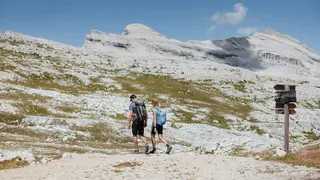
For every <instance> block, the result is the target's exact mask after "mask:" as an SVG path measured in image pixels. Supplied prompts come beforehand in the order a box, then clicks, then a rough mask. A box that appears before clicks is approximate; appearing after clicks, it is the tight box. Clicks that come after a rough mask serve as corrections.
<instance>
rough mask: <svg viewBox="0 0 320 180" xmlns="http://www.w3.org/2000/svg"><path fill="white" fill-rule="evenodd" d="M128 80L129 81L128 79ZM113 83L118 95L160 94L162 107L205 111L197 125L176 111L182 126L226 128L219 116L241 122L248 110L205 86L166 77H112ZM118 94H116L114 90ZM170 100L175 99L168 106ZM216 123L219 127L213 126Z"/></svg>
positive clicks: (241, 103)
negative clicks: (203, 109) (200, 124)
mask: <svg viewBox="0 0 320 180" xmlns="http://www.w3.org/2000/svg"><path fill="white" fill-rule="evenodd" d="M130 77H131V78H130ZM113 80H115V81H117V82H118V83H120V84H121V86H122V93H126V94H129V93H135V94H141V95H143V96H144V97H146V96H147V97H157V96H158V95H160V94H164V95H167V96H168V97H169V100H165V99H162V101H161V102H160V103H161V104H164V103H166V104H167V105H168V106H170V105H172V103H174V104H183V105H186V106H188V107H195V108H207V109H210V113H209V114H207V118H206V119H204V120H201V121H192V120H191V118H192V114H190V113H187V112H182V111H181V110H179V111H180V112H179V111H178V112H176V114H179V115H180V116H178V118H179V119H178V120H179V121H180V122H185V123H206V124H210V125H215V126H218V127H221V128H228V127H229V125H228V120H226V119H225V118H223V117H222V116H221V115H219V114H232V115H235V116H238V117H241V118H244V119H245V118H246V117H247V116H248V113H249V112H250V111H251V110H252V107H250V106H249V105H247V104H246V103H245V102H243V101H242V102H241V101H239V100H238V99H233V98H231V97H228V96H225V95H223V94H222V93H221V92H220V91H217V90H216V89H215V88H213V87H212V85H211V86H208V85H207V84H206V83H208V82H198V83H195V82H191V81H185V80H180V79H173V78H171V77H169V76H161V75H151V74H136V73H132V74H131V76H126V77H114V78H113ZM118 92H119V93H121V91H120V90H118ZM215 97H219V98H221V99H224V100H225V102H220V101H218V100H216V99H215ZM170 99H175V101H174V102H172V103H171V102H170ZM214 120H217V121H218V122H219V123H218V124H217V123H215V121H214Z"/></svg>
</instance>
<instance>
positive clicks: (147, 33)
mask: <svg viewBox="0 0 320 180" xmlns="http://www.w3.org/2000/svg"><path fill="white" fill-rule="evenodd" d="M122 36H127V37H132V38H145V39H150V40H151V39H152V40H166V39H167V38H166V37H165V36H164V35H162V34H160V33H159V32H157V31H155V30H154V29H152V28H150V27H148V26H146V25H144V24H139V23H136V24H129V25H127V26H126V27H125V29H124V32H123V33H122Z"/></svg>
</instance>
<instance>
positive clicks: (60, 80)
mask: <svg viewBox="0 0 320 180" xmlns="http://www.w3.org/2000/svg"><path fill="white" fill-rule="evenodd" d="M16 73H17V74H19V75H20V76H21V77H23V78H24V79H25V80H23V81H11V80H10V81H7V82H8V83H11V84H17V85H23V86H26V87H30V88H37V89H46V90H57V91H60V92H63V93H67V94H73V95H80V94H86V93H88V92H95V91H107V92H110V89H112V88H113V87H109V86H105V85H103V84H97V83H94V82H92V83H90V84H85V83H84V82H83V81H82V80H80V79H79V78H78V77H77V76H75V75H71V74H52V73H48V72H43V73H41V74H23V73H21V72H16Z"/></svg>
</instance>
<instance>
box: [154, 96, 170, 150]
mask: <svg viewBox="0 0 320 180" xmlns="http://www.w3.org/2000/svg"><path fill="white" fill-rule="evenodd" d="M152 114H153V122H152V126H151V141H152V146H153V149H152V150H151V151H150V152H149V153H155V152H156V133H158V137H159V139H160V141H162V142H163V143H164V144H165V145H166V147H167V151H166V154H170V151H171V149H172V147H171V146H170V145H169V144H168V142H167V141H166V140H165V139H164V138H163V125H160V124H159V123H158V122H159V119H158V118H159V116H158V115H159V101H158V99H154V100H152Z"/></svg>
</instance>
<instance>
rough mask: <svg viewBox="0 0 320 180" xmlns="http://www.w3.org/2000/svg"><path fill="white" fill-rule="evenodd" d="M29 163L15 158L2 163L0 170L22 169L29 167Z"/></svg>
mask: <svg viewBox="0 0 320 180" xmlns="http://www.w3.org/2000/svg"><path fill="white" fill-rule="evenodd" d="M28 165H29V163H28V162H27V161H25V160H22V158H20V157H18V156H17V157H15V158H12V159H10V160H4V161H0V170H3V169H13V168H21V167H25V166H28Z"/></svg>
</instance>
